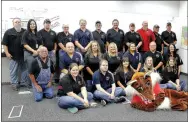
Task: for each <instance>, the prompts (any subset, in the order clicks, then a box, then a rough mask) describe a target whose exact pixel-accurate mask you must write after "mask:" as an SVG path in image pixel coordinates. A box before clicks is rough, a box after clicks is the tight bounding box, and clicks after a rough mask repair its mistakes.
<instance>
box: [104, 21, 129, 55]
mask: <svg viewBox="0 0 188 122" xmlns="http://www.w3.org/2000/svg"><path fill="white" fill-rule="evenodd" d="M112 26H113V27H112V28H111V29H109V30H108V31H107V34H106V38H107V39H106V43H107V46H108V45H109V43H111V42H114V43H115V44H116V45H117V48H118V52H125V51H127V49H128V47H127V45H123V44H124V31H123V30H122V29H120V28H119V27H118V26H119V21H118V20H117V19H114V20H113V21H112Z"/></svg>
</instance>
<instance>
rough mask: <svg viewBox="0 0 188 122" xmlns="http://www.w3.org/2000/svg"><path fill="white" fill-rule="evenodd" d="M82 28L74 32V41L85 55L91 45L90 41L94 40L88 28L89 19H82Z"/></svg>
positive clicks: (78, 49) (80, 22)
mask: <svg viewBox="0 0 188 122" xmlns="http://www.w3.org/2000/svg"><path fill="white" fill-rule="evenodd" d="M79 24H80V28H79V29H78V30H76V31H75V32H74V43H75V45H76V47H77V49H76V50H77V51H79V52H81V54H83V55H85V53H86V51H87V50H88V48H89V46H90V41H92V40H93V36H92V33H91V32H90V31H89V30H88V29H86V25H87V21H86V20H84V19H81V20H80V21H79Z"/></svg>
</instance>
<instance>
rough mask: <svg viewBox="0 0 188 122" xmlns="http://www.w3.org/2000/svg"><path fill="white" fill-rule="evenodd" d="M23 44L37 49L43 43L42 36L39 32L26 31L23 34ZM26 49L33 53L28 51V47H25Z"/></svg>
mask: <svg viewBox="0 0 188 122" xmlns="http://www.w3.org/2000/svg"><path fill="white" fill-rule="evenodd" d="M22 44H23V45H25V44H27V45H29V46H30V47H31V48H32V49H34V50H37V49H38V48H39V46H40V45H42V44H43V43H42V36H40V35H39V34H38V33H36V34H34V33H32V32H30V31H28V30H27V31H25V32H24V34H23V36H22ZM24 50H25V51H27V52H29V53H31V54H32V52H30V51H28V50H27V49H25V48H24Z"/></svg>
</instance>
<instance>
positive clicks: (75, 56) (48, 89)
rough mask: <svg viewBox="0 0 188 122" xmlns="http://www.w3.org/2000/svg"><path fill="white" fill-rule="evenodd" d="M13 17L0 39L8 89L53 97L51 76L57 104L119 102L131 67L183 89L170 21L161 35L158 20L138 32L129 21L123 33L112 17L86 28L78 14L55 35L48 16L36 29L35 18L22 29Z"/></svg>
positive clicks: (84, 105) (72, 106)
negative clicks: (107, 24) (74, 24)
mask: <svg viewBox="0 0 188 122" xmlns="http://www.w3.org/2000/svg"><path fill="white" fill-rule="evenodd" d="M12 22H13V28H11V29H8V30H7V31H6V32H5V34H4V36H3V41H2V45H4V50H5V54H6V56H7V57H8V58H9V59H10V67H9V69H10V78H11V84H12V88H13V89H14V90H18V89H19V88H20V87H21V86H27V87H32V88H33V93H34V98H35V101H37V102H39V101H41V100H42V99H43V97H46V98H49V99H51V98H53V95H54V93H53V91H54V90H53V88H52V81H53V80H55V81H56V83H58V84H59V85H58V88H57V89H58V92H57V95H58V96H59V100H58V105H59V107H61V108H64V109H68V110H70V111H77V110H78V109H83V108H88V107H93V106H96V103H95V102H94V100H100V101H101V104H102V105H106V104H107V103H119V102H123V101H125V100H126V98H125V96H126V86H127V85H126V83H127V82H128V81H130V80H131V78H132V76H133V74H134V73H135V72H149V71H152V72H158V73H160V75H161V76H162V77H163V80H162V82H161V83H160V85H161V87H162V88H169V89H175V90H187V89H186V82H185V81H181V80H180V72H181V65H182V64H183V62H182V60H181V58H180V56H179V55H178V54H177V49H176V46H175V44H176V42H177V39H176V34H175V33H174V32H173V31H171V27H172V25H171V23H167V26H166V28H167V30H166V31H163V32H162V34H161V35H160V34H159V33H158V32H159V28H160V27H159V25H154V27H153V31H152V30H151V29H149V28H148V22H147V21H144V22H143V23H142V26H143V27H142V28H141V29H139V30H137V31H135V24H134V23H131V24H130V25H129V29H130V31H129V32H127V33H124V31H123V30H122V29H120V28H119V27H118V26H119V21H118V20H117V19H114V20H113V21H112V26H113V27H112V28H111V29H109V30H108V31H107V33H105V32H103V31H102V30H101V27H102V23H101V22H100V21H97V22H96V23H95V27H96V30H95V31H93V32H91V31H90V30H88V29H87V28H86V25H87V21H86V20H84V19H81V20H80V21H79V25H80V28H79V29H78V30H76V31H75V32H74V34H71V33H70V32H69V25H68V24H64V25H63V27H62V28H63V31H62V32H59V33H58V34H56V32H55V31H53V30H52V29H51V28H50V26H51V21H50V20H49V19H45V20H44V23H43V24H44V28H43V29H41V30H40V31H38V30H37V24H36V21H35V20H34V19H30V20H29V21H28V24H27V30H25V29H23V28H21V19H20V18H14V19H13V21H12ZM20 75H21V78H19V77H20Z"/></svg>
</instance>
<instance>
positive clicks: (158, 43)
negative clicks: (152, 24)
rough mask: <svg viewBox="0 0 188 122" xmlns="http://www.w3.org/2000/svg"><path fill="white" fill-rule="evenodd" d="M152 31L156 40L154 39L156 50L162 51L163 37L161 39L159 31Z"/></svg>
mask: <svg viewBox="0 0 188 122" xmlns="http://www.w3.org/2000/svg"><path fill="white" fill-rule="evenodd" d="M153 33H154V35H155V38H156V40H155V42H156V46H157V48H156V50H157V51H159V52H161V51H162V44H164V42H163V39H162V37H161V35H160V34H159V33H155V32H153Z"/></svg>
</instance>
